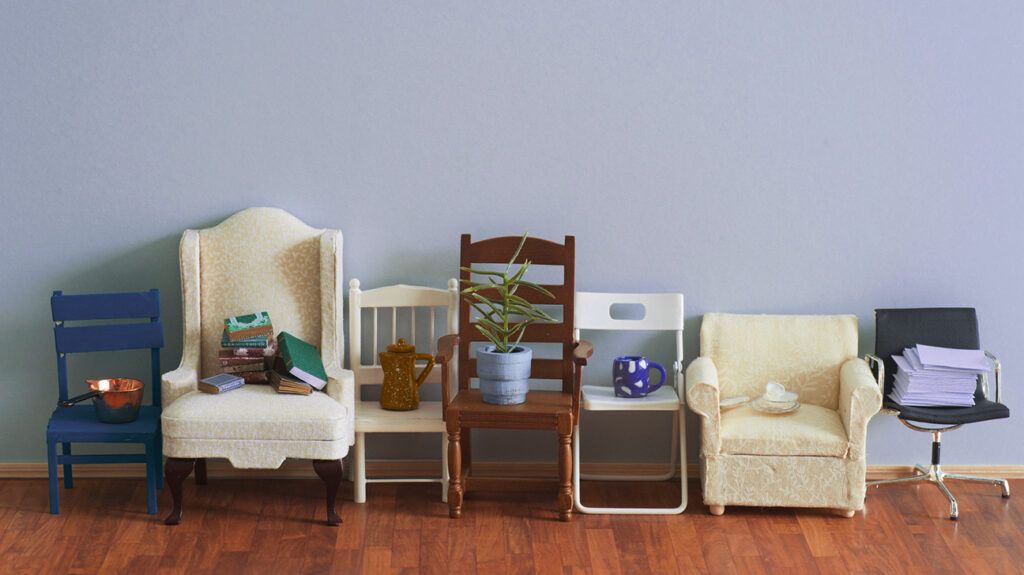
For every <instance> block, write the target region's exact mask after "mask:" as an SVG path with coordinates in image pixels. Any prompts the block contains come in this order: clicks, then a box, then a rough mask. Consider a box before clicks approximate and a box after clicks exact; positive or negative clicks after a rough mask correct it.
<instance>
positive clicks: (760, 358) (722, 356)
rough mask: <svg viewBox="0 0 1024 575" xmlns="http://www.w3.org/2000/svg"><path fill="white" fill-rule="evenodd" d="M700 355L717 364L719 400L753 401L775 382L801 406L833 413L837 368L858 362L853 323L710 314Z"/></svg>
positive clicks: (842, 318) (836, 318)
mask: <svg viewBox="0 0 1024 575" xmlns="http://www.w3.org/2000/svg"><path fill="white" fill-rule="evenodd" d="M700 355H701V357H707V358H710V359H711V361H713V362H714V363H715V367H716V368H717V369H718V380H719V382H720V383H721V392H722V397H732V396H735V395H746V396H749V397H757V396H759V395H761V394H762V393H764V385H765V383H767V382H768V381H770V380H775V381H778V382H779V383H781V384H782V385H784V386H786V389H788V390H790V391H795V392H797V393H798V394H799V395H800V403H810V404H814V405H820V406H822V407H827V408H829V409H836V408H837V407H838V403H839V385H838V384H839V368H840V366H842V365H843V362H844V361H846V360H848V359H850V358H852V357H857V318H856V316H852V315H825V316H810V315H781V316H780V315H775V316H772V315H739V314H723V313H709V314H705V315H704V321H703V323H702V324H701V328H700Z"/></svg>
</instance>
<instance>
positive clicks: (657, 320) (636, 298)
mask: <svg viewBox="0 0 1024 575" xmlns="http://www.w3.org/2000/svg"><path fill="white" fill-rule="evenodd" d="M616 304H630V305H639V306H642V307H643V312H644V314H643V317H642V318H640V319H615V318H613V317H612V314H611V309H612V306H613V305H616ZM581 330H605V331H666V332H674V333H675V361H674V363H673V364H672V369H671V378H672V379H671V381H666V382H665V383H664V384H663V385H662V386H661V388H660V389H658V390H657V391H655V392H654V393H652V394H650V395H648V396H646V397H643V398H622V397H616V395H615V390H614V388H613V387H612V385H611V381H610V380H609V382H608V385H584V386H583V387H582V400H581V402H580V403H581V406H580V407H581V410H580V417H579V420H578V421H577V423H576V430H575V431H576V433H575V434H573V437H574V440H573V474H572V480H573V491H574V493H575V495H574V497H575V503H576V509H578V510H579V511H580V512H581V513H596V514H615V515H673V514H677V513H682V512H683V510H685V509H686V503H687V497H686V466H685V461H686V425H685V421H683V417H684V414H685V411H684V410H683V405H682V398H683V294H678V293H667V294H617V293H588V292H576V339H577V340H578V339H579V338H580V331H581ZM610 371H611V369H610V366H609V369H608V372H609V373H610ZM594 373H595V370H594V368H593V367H591V368H590V369H588V370H587V371H586V372H585V373H584V374H583V377H584V379H588V378H591V377H592V376H593V374H594ZM588 374H590V375H588ZM585 411H640V412H651V411H661V412H670V413H672V439H671V448H670V450H669V454H670V459H669V463H668V466H667V467H666V469H665V472H664V473H662V474H658V475H595V474H584V473H581V472H580V427H581V422H582V420H583V412H585ZM679 462H684V465H682V466H681V469H680V480H679V482H680V497H681V498H680V502H679V505H678V506H677V507H668V508H651V507H587V506H586V505H584V504H583V501H582V495H581V493H582V490H581V489H580V479H581V478H582V479H588V480H598V481H666V480H668V479H671V478H672V477H673V476H674V475H675V473H676V468H677V465H678V464H679Z"/></svg>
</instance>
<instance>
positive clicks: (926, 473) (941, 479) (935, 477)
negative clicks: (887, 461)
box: [867, 464, 1010, 521]
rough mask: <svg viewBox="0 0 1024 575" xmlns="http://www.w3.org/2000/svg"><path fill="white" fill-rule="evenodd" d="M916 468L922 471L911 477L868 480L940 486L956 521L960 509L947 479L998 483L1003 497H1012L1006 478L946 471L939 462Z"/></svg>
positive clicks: (874, 483)
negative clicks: (923, 483)
mask: <svg viewBox="0 0 1024 575" xmlns="http://www.w3.org/2000/svg"><path fill="white" fill-rule="evenodd" d="M914 469H916V470H918V471H919V472H920V473H918V474H917V475H911V476H910V477H897V478H896V479H880V480H878V481H868V482H867V484H868V486H876V487H877V486H879V485H886V484H890V483H912V482H916V481H927V482H928V483H932V484H934V485H935V486H936V487H938V488H939V491H941V492H942V494H943V495H945V496H946V499H948V500H949V518H950V519H952V520H953V521H956V520H957V519H958V518H959V517H960V512H959V509H958V508H957V504H956V497H953V493H952V492H951V491H950V490H949V488H948V487H946V480H947V479H959V480H961V481H975V482H978V483H991V484H993V485H998V486H999V487H1001V488H1002V491H1003V493H1002V495H1003V498H1008V497H1010V482H1009V481H1007V480H1005V479H999V478H997V477H979V476H976V475H962V474H960V473H946V472H945V471H943V470H942V466H940V465H938V464H932V465H930V466H928V467H925V466H923V465H915V466H914Z"/></svg>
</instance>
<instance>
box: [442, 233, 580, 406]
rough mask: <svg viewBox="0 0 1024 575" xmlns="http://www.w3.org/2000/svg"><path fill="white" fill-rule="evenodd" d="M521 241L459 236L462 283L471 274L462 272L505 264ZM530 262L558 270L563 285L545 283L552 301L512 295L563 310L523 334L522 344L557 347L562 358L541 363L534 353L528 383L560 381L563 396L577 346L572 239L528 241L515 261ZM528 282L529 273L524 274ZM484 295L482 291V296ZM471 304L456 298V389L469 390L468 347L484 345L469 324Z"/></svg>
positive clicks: (528, 293)
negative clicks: (552, 319) (554, 318)
mask: <svg viewBox="0 0 1024 575" xmlns="http://www.w3.org/2000/svg"><path fill="white" fill-rule="evenodd" d="M521 240H522V238H521V237H519V236H505V237H497V238H490V239H486V240H480V241H478V242H473V241H472V240H471V239H470V235H469V234H463V235H462V248H461V250H460V257H459V265H460V266H461V267H462V268H463V269H462V270H461V271H460V275H459V277H460V279H461V280H462V281H463V282H466V281H469V280H470V273H469V272H468V271H466V269H465V268H470V267H475V266H478V265H480V264H507V263H508V261H509V260H510V259H512V256H513V255H514V254H515V251H516V248H517V247H519V242H520V241H521ZM526 260H530V262H531V263H532V264H535V265H541V266H556V267H560V268H562V283H561V284H551V285H549V284H544V285H543V287H545V288H546V289H547V290H548V291H550V292H551V293H552V294H553V295H554V296H555V297H554V299H551V298H549V297H547V296H545V295H544V294H540V293H536V292H534V291H533V290H525V289H524V290H520V291H519V292H518V293H517V294H516V295H519V296H522V297H523V298H525V299H526V300H527V301H529V302H531V303H535V304H538V305H550V306H561V308H562V321H561V322H558V323H535V324H533V325H530V326H529V327H527V328H526V330H525V335H524V336H523V339H522V341H521V343H523V344H527V345H528V344H530V343H560V344H562V345H561V357H560V358H558V359H550V358H539V357H537V356H538V354H537V353H534V356H533V363H532V367H531V375H530V379H531V380H545V379H546V380H559V381H561V382H562V392H563V393H572V392H573V373H574V372H573V360H572V352H573V348H574V344H575V340H574V338H573V327H574V326H575V315H574V313H575V307H576V306H575V296H576V238H574V237H573V236H565V243H564V244H558V243H555V242H551V241H548V240H542V239H539V238H532V237H531V238H527V239H526V243H525V244H524V245H523V249H522V251H521V252H519V256H518V257H517V258H516V264H520V263H522V262H524V261H526ZM526 275H527V277H526V279H529V276H530V272H529V271H527V272H526ZM481 293H486V292H481ZM471 310H472V308H470V306H469V303H468V302H467V301H466V300H465V298H459V342H460V344H459V347H458V352H459V361H458V366H459V369H458V372H459V373H458V377H459V389H469V380H470V379H472V378H474V377H477V373H476V359H475V358H470V356H469V352H470V344H471V343H474V342H486V341H487V338H485V337H484V336H483V334H481V333H480V332H479V331H478V330H477V328H476V325H475V322H474V321H473V316H472V315H471Z"/></svg>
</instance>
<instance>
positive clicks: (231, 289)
mask: <svg viewBox="0 0 1024 575" xmlns="http://www.w3.org/2000/svg"><path fill="white" fill-rule="evenodd" d="M341 244H342V238H341V232H340V231H337V230H321V229H315V228H311V227H309V226H307V225H306V224H304V223H302V222H301V221H299V220H298V219H297V218H295V217H294V216H292V215H291V214H289V213H288V212H285V211H283V210H279V209H273V208H251V209H248V210H244V211H241V212H238V213H237V214H235V215H233V216H231V217H230V218H228V219H226V220H224V221H223V222H221V223H220V224H218V225H216V226H214V227H212V228H209V229H204V230H186V231H185V233H184V234H183V235H182V238H181V247H180V254H179V255H180V262H181V288H182V298H183V300H184V305H183V309H182V312H183V315H184V327H183V331H184V347H183V349H182V358H181V365H180V366H179V367H178V369H176V370H174V371H172V372H170V373H166V374H164V376H163V383H162V388H161V390H162V392H163V415H162V418H161V422H162V427H163V435H164V453H165V454H166V455H167V456H168V460H167V463H166V466H165V478H166V480H167V485H168V486H169V487H170V489H171V494H172V496H173V498H174V509H173V511H172V512H171V514H170V515H169V516H168V517H167V520H166V523H168V524H171V525H173V524H176V523H178V522H180V520H181V499H182V495H181V485H182V481H183V480H184V479H185V478H186V477H187V476H188V475H189V474H190V473H191V472H192V469H193V468H195V470H196V482H197V483H200V484H203V483H205V482H206V458H209V457H217V458H225V459H227V460H228V461H230V462H231V465H233V466H234V467H237V468H261V469H276V468H277V467H280V465H281V464H282V463H283V462H284V460H285V459H286V458H289V457H292V458H299V459H312V460H313V468H314V469H315V471H316V473H317V475H319V476H320V477H321V478H322V479H323V480H324V482H325V483H326V486H327V517H328V523H330V524H332V525H337V524H338V523H340V522H341V518H340V517H339V516H338V514H337V512H336V511H335V508H334V500H335V496H336V495H337V491H338V485H339V484H340V482H341V478H342V473H343V469H342V461H341V460H342V458H343V457H345V455H346V454H347V453H348V448H349V446H350V445H352V443H353V424H352V422H353V414H354V409H353V401H354V397H355V396H354V393H353V390H354V384H355V382H354V379H353V374H352V372H351V371H348V370H344V369H342V368H341V362H342V349H343V332H342V317H343V314H342V293H343V292H342V291H340V290H339V286H341V285H342V283H341V277H342V275H341V271H342V270H341ZM263 310H265V311H267V312H269V313H270V318H271V320H272V321H273V323H274V330H275V332H280V331H287V332H289V333H292V334H294V335H295V336H297V337H299V338H301V339H303V340H305V341H308V342H311V343H314V344H316V345H317V346H318V347H319V348H320V354H321V356H322V359H323V362H324V366H325V367H326V371H327V375H328V381H327V386H326V387H325V388H324V390H323V391H324V392H315V393H313V394H312V395H309V396H299V395H279V394H277V393H275V392H274V390H273V389H272V388H271V387H270V386H268V385H246V386H244V387H243V388H241V389H238V390H235V391H231V392H229V393H225V394H223V395H210V394H205V393H202V392H199V391H196V382H197V380H198V379H200V378H202V377H207V376H210V375H213V374H215V373H218V372H220V367H219V365H218V361H217V352H218V350H219V349H220V340H221V332H222V330H223V328H224V318H225V317H229V316H233V315H238V314H244V313H250V312H254V311H263Z"/></svg>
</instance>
